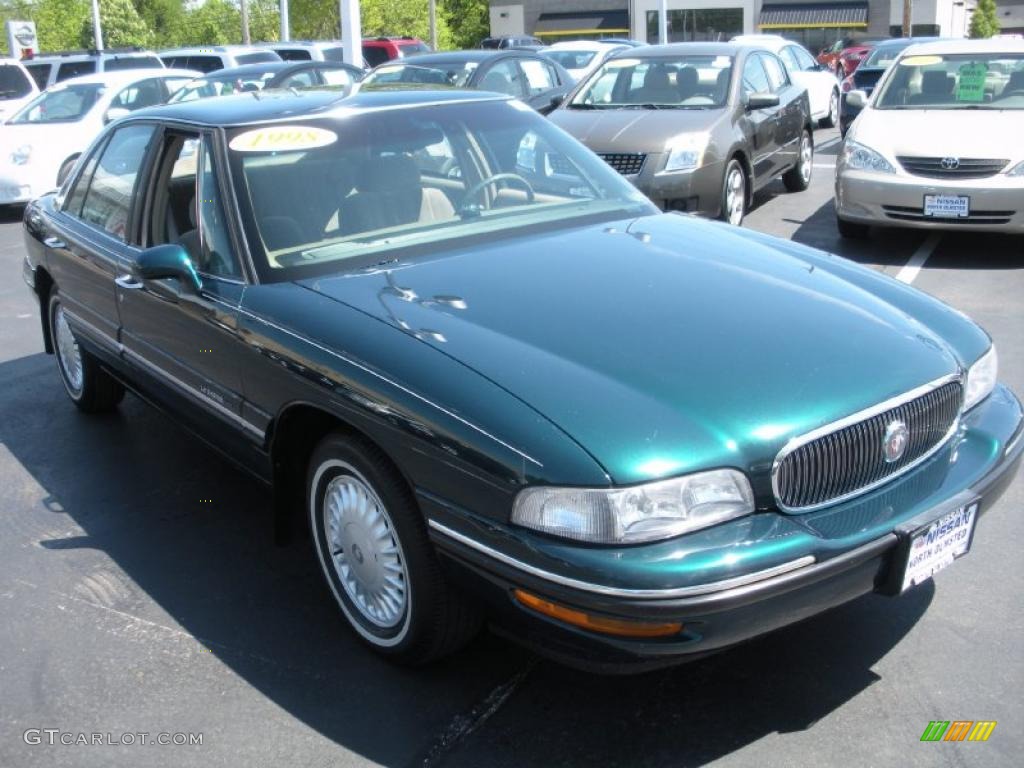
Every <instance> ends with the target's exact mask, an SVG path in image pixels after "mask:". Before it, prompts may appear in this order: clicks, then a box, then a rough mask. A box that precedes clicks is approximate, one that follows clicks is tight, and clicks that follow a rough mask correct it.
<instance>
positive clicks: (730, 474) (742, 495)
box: [512, 469, 754, 544]
mask: <svg viewBox="0 0 1024 768" xmlns="http://www.w3.org/2000/svg"><path fill="white" fill-rule="evenodd" d="M753 511H754V494H753V491H751V489H750V483H749V482H748V481H747V478H746V477H745V476H744V475H743V473H742V472H738V471H737V470H735V469H715V470H711V471H710V472H698V473H696V474H693V475H685V476H683V477H675V478H672V479H670V480H658V481H655V482H653V483H645V484H644V485H636V486H632V487H630V488H608V489H604V488H548V487H536V488H526V489H524V490H522V491H520V492H519V495H518V496H517V497H516V501H515V505H514V506H513V509H512V522H513V523H516V524H518V525H522V526H525V527H527V528H533V529H534V530H538V531H543V532H544V533H550V534H552V535H555V536H563V537H565V538H567V539H576V540H578V541H587V542H592V543H595V544H636V543H639V542H644V541H655V540H658V539H668V538H671V537H672V536H678V535H680V534H682V533H689V532H691V531H696V530H698V529H700V528H707V527H708V526H709V525H715V524H716V523H720V522H722V521H723V520H729V519H731V518H734V517H741V516H743V515H747V514H750V513H751V512H753Z"/></svg>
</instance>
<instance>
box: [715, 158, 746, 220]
mask: <svg viewBox="0 0 1024 768" xmlns="http://www.w3.org/2000/svg"><path fill="white" fill-rule="evenodd" d="M746 212H747V174H746V173H745V172H744V171H743V166H742V165H740V162H739V160H737V159H736V158H733V159H732V160H730V161H729V163H728V164H727V165H726V166H725V176H724V177H723V179H722V213H721V217H720V218H721V219H722V221H727V222H729V223H730V224H733V225H735V226H737V227H738V226H739V225H740V224H742V223H743V217H744V215H746Z"/></svg>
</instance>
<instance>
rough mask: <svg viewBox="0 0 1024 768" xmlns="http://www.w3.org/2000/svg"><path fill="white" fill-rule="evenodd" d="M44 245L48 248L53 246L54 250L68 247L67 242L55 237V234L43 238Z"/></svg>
mask: <svg viewBox="0 0 1024 768" xmlns="http://www.w3.org/2000/svg"><path fill="white" fill-rule="evenodd" d="M43 245H45V246H46V247H47V248H53V249H54V250H60V249H62V248H67V247H68V244H67V243H65V242H64V241H63V240H61V239H60V238H59V237H54V236H53V235H51V236H50V237H47V238H45V239H44V240H43Z"/></svg>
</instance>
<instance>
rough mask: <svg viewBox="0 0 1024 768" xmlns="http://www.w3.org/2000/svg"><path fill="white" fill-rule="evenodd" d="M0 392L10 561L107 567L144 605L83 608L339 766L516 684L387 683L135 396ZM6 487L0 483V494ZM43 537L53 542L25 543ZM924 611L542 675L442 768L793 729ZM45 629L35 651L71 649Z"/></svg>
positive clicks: (488, 650) (685, 750) (908, 607)
mask: <svg viewBox="0 0 1024 768" xmlns="http://www.w3.org/2000/svg"><path fill="white" fill-rule="evenodd" d="M0 391H2V392H3V393H4V398H3V400H2V401H0V443H2V445H3V446H5V447H6V448H7V450H9V451H10V453H11V454H12V456H13V458H14V460H15V461H16V462H17V466H16V467H15V470H16V471H15V472H14V473H13V475H14V477H18V476H21V477H24V472H27V473H28V475H30V476H31V480H32V481H34V482H35V483H37V484H38V485H39V486H40V487H41V488H42V489H43V493H44V494H45V496H46V498H44V499H43V501H42V504H41V508H36V509H32V508H31V507H29V508H28V509H26V508H25V506H26V504H27V502H26V503H25V504H22V502H20V501H16V502H15V503H14V504H13V505H12V504H11V503H10V502H7V505H8V506H9V507H11V509H12V514H13V515H14V516H15V517H20V518H22V520H21V525H20V526H19V525H18V521H17V520H15V521H14V524H15V526H16V528H15V529H16V530H20V531H21V532H22V535H23V536H24V537H25V539H26V540H25V541H23V542H19V544H20V545H21V546H28V547H31V546H39V547H41V548H42V549H41V550H32V554H31V555H30V557H31V558H32V561H33V566H34V570H35V571H37V572H50V571H53V572H55V573H64V572H65V571H66V570H67V569H68V568H71V567H72V565H71V564H70V563H71V561H72V560H73V558H70V557H69V555H68V551H69V550H74V549H81V548H92V549H95V550H99V551H101V552H103V553H105V554H106V555H107V556H109V558H110V559H111V560H112V561H113V563H115V564H116V566H117V567H118V568H120V569H121V570H123V571H124V573H125V574H126V575H127V576H128V577H129V578H130V579H131V580H132V581H133V582H134V584H135V585H137V588H138V590H141V591H143V592H144V593H145V594H146V595H147V596H148V598H149V600H151V601H152V603H153V604H154V605H150V604H148V601H146V600H139V599H138V597H137V596H136V597H134V598H132V596H131V595H128V596H126V597H125V598H124V600H125V601H126V603H125V604H120V603H118V602H117V600H118V598H117V596H116V595H115V596H113V597H112V598H111V602H110V604H109V605H98V606H97V608H100V609H107V608H109V609H111V610H113V611H116V612H119V613H118V614H117V616H115V617H114V618H115V619H116V618H117V617H118V616H123V615H126V614H139V613H141V614H142V615H143V617H144V618H147V619H150V620H160V621H163V622H167V621H168V620H167V619H166V617H164V616H163V614H162V612H166V614H168V615H169V616H171V617H173V621H174V622H176V623H177V624H178V625H180V627H181V628H183V629H184V630H185V631H186V632H187V633H189V634H191V635H192V636H194V637H195V639H196V644H197V646H201V647H202V648H203V649H204V650H205V649H209V650H210V651H211V652H212V653H213V654H214V655H215V656H217V657H218V658H219V659H220V660H221V662H223V663H224V664H225V665H227V666H228V667H230V669H231V670H232V671H233V672H234V673H235V674H237V675H238V676H240V677H241V678H242V679H243V680H244V681H245V682H247V683H248V684H249V685H251V686H252V687H253V688H255V689H256V690H257V691H259V693H260V694H261V695H263V696H265V697H267V698H268V699H269V700H270V701H271V702H273V703H274V704H275V705H277V706H278V707H280V708H281V709H283V710H284V711H286V712H287V713H289V714H290V715H291V716H293V717H294V718H296V719H297V720H298V721H300V722H302V723H304V724H305V725H306V726H308V727H310V728H313V729H315V730H316V731H318V732H319V733H321V734H323V735H324V736H325V737H327V738H328V739H330V740H332V741H334V742H335V743H337V744H339V745H342V746H343V747H344V748H345V749H347V750H350V751H351V752H354V753H356V754H359V755H362V756H364V757H366V758H368V759H369V760H372V761H374V762H375V763H378V764H380V765H385V766H395V767H402V766H412V765H419V766H421V765H423V756H424V755H430V754H432V752H431V749H432V745H433V746H436V745H438V744H441V745H442V746H443V747H444V748H445V750H446V749H447V745H448V742H446V741H445V738H446V736H445V734H450V733H451V731H450V728H451V724H452V723H453V722H455V723H456V724H458V723H459V722H460V721H459V720H458V718H459V717H460V716H463V715H465V713H467V712H470V711H471V710H472V709H473V708H474V707H475V706H477V705H479V704H480V703H481V702H482V701H483V700H484V699H485V697H486V696H487V695H488V694H489V693H490V692H492V691H493V690H494V689H495V687H496V686H499V685H502V684H504V683H506V682H507V681H508V680H509V679H511V678H512V677H514V676H515V675H517V674H520V673H521V672H522V671H523V670H524V669H528V668H529V667H530V664H531V660H532V657H531V656H530V655H529V654H528V653H526V652H525V651H522V650H520V649H518V648H517V647H515V646H512V645H509V644H506V643H505V642H503V641H500V640H498V639H497V638H494V637H493V636H489V635H485V636H483V637H481V638H480V640H478V641H477V642H476V643H474V644H473V645H472V646H471V647H470V648H469V649H467V650H466V651H465V652H463V653H461V654H459V655H457V656H455V657H454V658H451V659H448V660H446V661H444V662H442V663H439V664H436V665H433V666H431V667H428V668H425V669H418V670H408V669H402V668H397V667H394V666H391V665H389V664H388V663H386V662H384V661H382V660H380V659H378V658H377V657H376V656H374V655H373V654H372V653H371V652H369V651H367V650H365V649H364V648H363V647H362V646H361V645H360V644H359V643H358V642H357V641H356V640H355V639H354V638H353V636H352V635H351V634H350V632H349V631H348V630H347V628H346V627H345V625H344V624H343V622H342V619H341V618H340V616H339V615H338V613H337V611H336V610H335V608H334V606H333V603H332V601H331V599H330V597H329V595H328V593H327V590H326V588H325V587H323V586H322V585H321V579H320V576H319V574H318V573H317V572H316V570H315V565H314V563H313V558H312V557H311V556H310V555H309V552H308V542H304V541H301V540H300V541H297V542H296V543H294V544H293V545H292V546H291V547H289V548H284V549H282V548H278V547H275V546H274V544H273V543H272V535H271V520H270V509H269V504H268V502H267V499H268V494H267V491H266V489H265V488H264V487H262V486H260V485H259V484H257V483H255V482H254V481H251V480H250V479H249V478H248V477H247V476H244V475H242V474H240V473H239V472H237V471H236V470H234V469H233V468H232V467H231V466H230V465H229V464H228V463H227V462H226V461H225V460H223V459H221V458H220V457H219V456H218V455H216V454H215V453H213V452H212V451H210V450H209V449H207V448H206V447H205V446H204V445H203V444H202V443H200V442H199V441H197V440H195V439H193V438H191V437H190V436H188V435H186V434H184V433H183V432H181V431H179V430H178V429H176V428H175V427H174V426H173V425H172V423H171V422H170V421H169V420H168V419H166V418H165V417H163V416H161V415H159V414H157V413H155V412H154V411H152V410H151V409H150V408H149V407H148V406H146V405H144V404H142V403H141V402H140V401H138V400H137V399H136V398H134V397H132V396H129V397H127V398H126V400H125V402H124V403H123V404H122V406H121V408H120V409H119V411H118V412H117V413H115V414H112V415H109V416H103V417H90V416H84V415H81V414H79V413H78V412H77V411H76V410H75V409H74V407H73V406H72V405H71V404H70V403H69V402H67V400H66V398H65V396H64V394H63V391H62V389H61V387H60V384H59V382H58V379H57V374H56V372H55V371H54V369H53V360H52V358H49V357H47V356H45V355H42V354H37V355H33V356H30V357H25V358H21V359H17V360H13V361H10V362H6V363H2V364H0ZM14 477H12V476H11V475H8V476H2V475H0V484H4V485H13V484H14ZM15 493H16V494H17V493H18V492H17V491H15ZM11 498H14V499H20V498H22V496H17V495H14V496H12V497H11ZM24 498H37V495H35V496H30V495H24ZM201 499H210V500H211V502H210V503H207V502H202V501H201ZM48 516H60V517H52V518H51V517H48ZM65 516H66V517H65ZM38 518H43V519H53V520H54V523H53V524H51V525H48V526H42V527H40V526H39V525H38V524H35V525H33V524H32V521H34V520H36V519H38ZM71 522H73V523H74V524H75V525H76V526H77V528H80V529H81V531H80V532H78V531H77V530H75V531H72V534H73V535H70V536H68V537H66V538H61V537H59V536H57V535H56V534H54V533H50V534H49V535H47V536H44V537H42V538H41V540H38V539H39V534H38V533H37V534H36V539H37V540H31V539H32V538H33V536H32V534H31V533H30V532H31V531H33V530H35V531H41V530H50V531H53V530H57V531H60V530H68V528H69V527H70V526H69V524H70V523H71ZM40 560H42V562H41V563H40V562H39V561H40ZM76 575H77V574H76ZM66 580H67V579H64V580H62V581H61V584H64V583H65V582H66ZM932 594H933V593H932V590H931V587H930V586H929V587H926V588H922V589H920V590H917V591H915V592H913V593H911V594H910V595H908V596H906V597H904V598H902V599H900V600H895V601H894V600H888V599H883V598H876V597H869V598H863V599H860V600H857V601H855V602H853V603H851V604H849V605H847V606H844V607H841V608H839V609H836V610H834V611H832V612H830V613H828V614H826V615H824V616H821V617H817V618H816V619H812V620H810V621H807V622H804V623H802V624H799V625H797V626H795V627H791V628H789V629H786V630H783V631H780V632H777V633H775V634H773V635H771V636H769V637H766V638H763V639H761V640H758V641H755V642H752V643H749V644H747V645H745V646H742V647H740V648H737V649H733V650H732V651H729V652H725V653H722V654H719V655H717V656H714V657H710V658H708V659H704V660H701V661H697V662H693V663H691V664H688V665H686V666H683V667H679V668H675V669H672V670H669V671H663V672H659V673H651V674H647V675H644V676H640V677H619V678H616V677H612V678H609V677H597V676H591V675H587V674H584V673H579V672H575V671H571V670H568V669H564V668H562V667H559V666H557V665H554V664H550V663H547V662H542V663H540V664H538V665H537V666H535V667H533V668H532V669H531V670H530V672H529V673H528V675H527V677H526V678H525V681H524V682H522V683H521V684H520V685H519V687H518V689H516V691H515V692H514V693H513V695H512V696H511V697H510V698H509V699H508V701H507V703H506V704H505V706H504V708H503V709H501V710H499V711H498V713H497V714H496V715H494V717H493V718H492V719H491V720H490V721H488V723H487V724H486V725H485V726H483V727H482V729H481V730H480V731H477V732H476V734H474V735H471V736H469V738H468V739H467V740H466V741H465V742H464V743H463V745H462V747H461V748H459V749H457V750H456V751H455V752H453V753H447V754H444V759H443V762H444V764H446V765H448V764H451V763H456V764H458V763H461V764H464V765H474V766H476V765H488V766H492V765H495V766H497V765H509V766H512V765H515V766H523V765H555V764H558V765H581V766H583V765H602V766H610V765H623V766H627V765H628V766H633V765H639V764H643V765H673V766H678V765H684V764H692V763H702V762H705V761H708V760H711V759H714V758H715V757H719V756H722V755H725V754H728V753H730V752H732V751H733V750H736V749H737V748H739V747H742V746H744V745H747V744H750V743H751V742H754V741H756V740H758V739H761V738H763V737H764V736H766V735H768V734H771V733H775V732H788V731H797V730H802V729H806V728H808V727H809V726H811V725H812V724H813V723H814V722H816V721H817V720H819V719H821V718H824V717H826V716H828V715H829V714H830V713H832V712H833V711H834V710H835V709H836V708H837V707H839V706H841V705H842V704H843V703H844V702H846V701H848V700H849V699H851V698H852V697H854V696H856V695H857V694H858V693H860V692H861V691H863V690H864V689H865V688H867V687H868V686H870V685H871V684H872V683H873V682H875V681H876V680H877V679H878V677H877V676H876V675H875V674H874V673H873V672H872V671H871V667H872V665H874V664H875V663H876V662H877V661H878V660H879V659H880V658H882V657H884V656H885V655H886V653H887V652H888V651H889V650H890V649H891V648H892V647H893V646H894V645H895V644H897V643H898V642H899V641H900V639H901V638H902V637H903V636H904V635H905V634H906V633H907V632H908V631H909V630H910V629H911V627H913V626H914V624H915V622H916V621H917V620H918V619H919V617H920V616H921V614H922V613H923V612H924V611H925V609H926V608H927V606H928V604H929V602H930V601H931V599H932ZM85 599H88V596H87V595H86V598H85ZM9 606H10V608H11V609H12V610H14V611H17V610H18V605H17V604H16V603H10V604H9ZM60 622H61V620H60V618H59V617H58V618H56V619H54V623H53V624H52V625H48V626H39V627H34V628H33V629H32V632H33V634H37V635H40V636H41V635H43V634H44V633H56V634H60V633H62V632H66V631H67V630H66V629H65V627H64V625H63V624H62V623H60ZM185 642H187V638H186V640H185ZM75 643H78V644H79V645H77V646H76V653H80V654H83V655H85V656H88V655H94V656H98V657H100V658H102V657H103V656H104V654H110V653H111V651H110V649H109V648H107V647H106V641H105V635H103V634H102V633H100V632H99V631H92V630H90V631H88V632H83V633H82V637H80V638H76V639H75ZM140 655H141V656H143V658H145V654H144V653H142V652H140ZM66 663H69V664H74V663H75V660H74V659H73V658H72V659H68V660H67V662H66ZM141 663H146V662H141ZM152 674H153V676H154V678H155V683H156V684H157V685H161V686H163V685H173V680H168V679H165V677H166V673H165V672H162V671H161V669H159V668H155V669H153V672H152ZM215 682H216V681H211V684H215ZM154 706H160V705H159V704H154ZM217 714H218V716H227V713H221V712H218V713H217ZM463 730H465V729H463ZM456 731H458V729H456ZM445 750H442V752H444V751H445ZM324 760H325V762H330V760H329V759H328V757H327V756H325V758H324Z"/></svg>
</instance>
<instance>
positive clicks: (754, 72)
mask: <svg viewBox="0 0 1024 768" xmlns="http://www.w3.org/2000/svg"><path fill="white" fill-rule="evenodd" d="M771 90H772V86H771V83H769V82H768V73H767V72H765V69H764V65H763V64H762V63H761V56H760V55H759V54H757V53H752V54H750V55H748V56H747V60H746V62H744V64H743V80H742V83H741V87H740V93H741V99H742V103H743V104H744V105H746V103H747V98H748V97H749V96H750V94H752V93H771ZM742 122H743V132H744V134H746V136H747V140H748V142H749V146H750V153H751V161H750V163H751V165H752V166H753V168H754V178H753V179H752V180H751V186H752V187H754V188H755V189H756V188H757V187H759V186H761V185H762V184H764V183H766V182H767V181H768V180H769V179H771V177H772V171H773V170H774V168H775V153H776V151H777V150H778V146H779V145H778V142H777V140H776V132H777V131H778V123H779V121H778V108H777V107H768V108H766V109H747V110H746V113H745V115H744V117H743V118H742Z"/></svg>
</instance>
